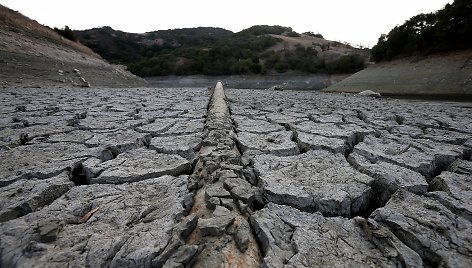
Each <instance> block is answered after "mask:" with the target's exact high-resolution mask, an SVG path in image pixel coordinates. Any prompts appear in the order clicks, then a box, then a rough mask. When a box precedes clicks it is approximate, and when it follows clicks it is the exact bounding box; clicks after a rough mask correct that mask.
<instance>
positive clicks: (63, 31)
mask: <svg viewBox="0 0 472 268" xmlns="http://www.w3.org/2000/svg"><path fill="white" fill-rule="evenodd" d="M54 31H56V32H57V33H58V34H60V35H62V36H63V37H65V38H67V39H69V40H71V41H74V42H77V36H75V33H74V31H72V30H71V29H70V28H69V26H67V25H66V26H65V27H64V28H62V29H59V28H54Z"/></svg>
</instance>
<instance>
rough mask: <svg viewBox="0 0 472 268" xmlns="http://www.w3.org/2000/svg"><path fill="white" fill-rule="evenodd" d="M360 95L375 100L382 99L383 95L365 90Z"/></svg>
mask: <svg viewBox="0 0 472 268" xmlns="http://www.w3.org/2000/svg"><path fill="white" fill-rule="evenodd" d="M359 95H361V96H367V97H375V98H380V97H381V95H380V93H378V92H374V91H372V90H364V91H361V92H359Z"/></svg>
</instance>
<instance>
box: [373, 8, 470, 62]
mask: <svg viewBox="0 0 472 268" xmlns="http://www.w3.org/2000/svg"><path fill="white" fill-rule="evenodd" d="M468 48H472V1H471V0H455V1H454V2H453V3H452V4H447V5H446V6H445V7H444V8H443V9H440V10H438V11H436V12H434V13H429V14H420V15H417V16H414V17H412V18H411V19H409V20H407V21H406V22H405V23H404V24H402V25H399V26H396V27H395V28H393V29H392V30H391V31H390V32H389V33H388V34H386V35H385V34H383V35H382V36H380V38H379V41H378V43H377V45H375V46H374V47H373V48H372V51H371V60H372V61H374V62H382V61H389V60H392V59H394V58H397V57H403V56H417V55H419V56H425V55H429V54H432V53H440V52H448V51H454V50H461V49H468Z"/></svg>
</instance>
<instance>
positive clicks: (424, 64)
mask: <svg viewBox="0 0 472 268" xmlns="http://www.w3.org/2000/svg"><path fill="white" fill-rule="evenodd" d="M363 90H372V91H375V92H379V93H381V94H383V95H431V96H434V95H435V96H439V95H444V96H445V95H448V96H453V95H456V96H463V95H466V96H468V97H470V96H472V49H469V50H462V51H455V52H449V53H445V54H435V55H431V56H428V57H426V58H421V59H419V58H417V57H409V58H403V59H397V60H394V61H391V62H385V63H379V64H375V65H373V66H370V67H369V68H367V69H364V70H362V71H360V72H358V73H356V74H354V75H352V76H350V77H348V78H346V79H344V80H343V81H341V82H339V83H337V84H334V85H332V86H330V87H329V88H327V89H326V90H325V91H328V92H361V91H363Z"/></svg>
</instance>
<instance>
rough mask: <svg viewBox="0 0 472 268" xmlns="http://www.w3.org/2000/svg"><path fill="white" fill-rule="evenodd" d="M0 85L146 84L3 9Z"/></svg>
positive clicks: (0, 38)
mask: <svg viewBox="0 0 472 268" xmlns="http://www.w3.org/2000/svg"><path fill="white" fill-rule="evenodd" d="M0 83H1V85H2V86H11V85H16V84H21V85H22V86H28V85H30V86H41V85H54V84H58V85H71V84H72V85H77V86H87V85H92V86H94V85H97V86H98V85H107V86H137V85H143V84H145V82H144V81H143V80H142V79H140V78H138V77H136V76H134V75H132V74H131V73H129V72H127V71H126V70H125V68H124V67H122V66H117V65H111V64H109V63H107V62H106V61H104V60H103V59H102V58H101V57H100V56H99V55H97V54H96V53H94V52H93V51H92V50H90V49H89V48H88V47H86V46H84V45H82V44H80V43H77V42H72V41H70V40H68V39H65V38H64V37H62V36H60V35H59V34H57V33H56V32H55V31H53V30H52V29H50V28H48V27H45V26H42V25H40V24H39V23H38V22H36V21H34V20H31V19H29V18H27V17H25V16H23V15H21V14H20V13H18V12H15V11H13V10H10V9H8V8H6V7H4V6H1V5H0Z"/></svg>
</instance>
